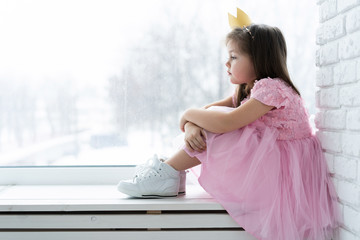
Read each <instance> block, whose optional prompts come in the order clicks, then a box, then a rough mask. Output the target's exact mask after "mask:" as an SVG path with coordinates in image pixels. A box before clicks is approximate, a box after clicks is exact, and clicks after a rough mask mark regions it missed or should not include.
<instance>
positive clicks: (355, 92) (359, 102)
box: [320, 82, 360, 107]
mask: <svg viewBox="0 0 360 240" xmlns="http://www.w3.org/2000/svg"><path fill="white" fill-rule="evenodd" d="M359 93H360V82H357V83H356V84H349V85H346V86H342V87H340V90H339V96H338V97H339V99H340V104H341V105H343V106H350V107H354V106H360V96H359ZM324 98H325V97H324ZM326 100H327V99H326V98H325V99H324V101H326ZM320 104H322V103H321V96H320Z"/></svg>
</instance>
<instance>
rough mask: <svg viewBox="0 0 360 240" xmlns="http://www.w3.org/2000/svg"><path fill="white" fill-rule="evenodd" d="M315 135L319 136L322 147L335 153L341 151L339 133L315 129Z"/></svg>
mask: <svg viewBox="0 0 360 240" xmlns="http://www.w3.org/2000/svg"><path fill="white" fill-rule="evenodd" d="M316 135H317V137H318V138H319V140H320V142H321V146H322V148H323V149H325V150H328V151H331V152H336V153H340V152H341V147H342V145H341V138H342V135H341V133H338V132H327V131H317V132H316Z"/></svg>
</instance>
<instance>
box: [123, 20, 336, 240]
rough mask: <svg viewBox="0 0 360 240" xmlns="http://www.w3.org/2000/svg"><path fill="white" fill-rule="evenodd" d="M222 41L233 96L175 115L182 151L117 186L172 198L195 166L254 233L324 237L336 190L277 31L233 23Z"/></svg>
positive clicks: (294, 239)
mask: <svg viewBox="0 0 360 240" xmlns="http://www.w3.org/2000/svg"><path fill="white" fill-rule="evenodd" d="M226 45H227V48H228V52H229V59H228V61H227V62H226V66H227V68H228V74H229V78H230V81H231V82H232V83H233V84H236V85H238V87H237V90H236V92H235V94H234V95H233V96H230V97H228V98H226V99H224V100H222V101H219V102H215V103H213V104H210V105H208V106H206V107H205V108H202V109H189V110H187V111H186V112H185V113H184V114H183V116H182V118H181V120H180V128H181V130H183V131H185V143H186V144H185V146H184V148H183V149H182V150H180V151H179V152H177V153H176V154H175V155H174V156H173V157H171V158H170V159H168V160H167V161H165V162H163V161H160V160H159V159H157V158H154V159H153V160H152V162H150V163H148V165H147V167H144V166H143V168H142V170H141V171H139V172H138V174H137V175H136V176H135V177H134V179H132V180H128V181H121V182H120V183H119V185H118V189H119V191H121V192H123V193H126V194H129V195H131V196H135V197H149V196H151V197H153V196H176V195H177V194H178V192H179V191H181V190H179V185H180V171H181V170H184V169H188V168H191V167H193V166H196V165H198V164H200V163H201V164H202V165H201V175H200V177H199V182H200V184H201V186H202V187H203V188H204V189H205V190H206V191H207V192H208V193H209V194H211V195H212V196H213V197H214V198H215V199H216V200H217V201H218V202H219V203H220V204H221V205H222V206H223V207H224V208H225V209H226V210H227V212H228V213H229V214H230V215H231V217H232V218H233V219H234V220H235V221H237V222H238V223H239V225H240V226H241V227H243V228H244V229H245V230H246V231H248V232H249V233H251V234H252V235H254V236H255V237H257V238H258V239H268V240H300V239H301V240H303V239H307V240H308V239H311V240H322V239H330V238H331V236H332V234H333V230H334V229H335V228H336V227H337V226H338V225H339V222H340V215H339V212H338V209H337V196H336V193H335V190H334V186H333V184H332V182H331V179H330V177H329V172H328V168H327V165H326V162H325V159H324V155H323V152H322V149H321V145H320V142H319V140H318V139H317V137H316V136H315V135H313V134H312V129H311V127H310V124H309V115H308V113H307V111H306V109H305V107H304V103H303V100H302V98H301V96H300V93H299V91H298V90H297V89H296V87H295V86H294V84H293V83H292V82H291V80H290V77H289V74H288V70H287V66H286V54H287V53H286V44H285V40H284V37H283V35H282V33H281V31H280V30H279V29H278V28H276V27H270V26H266V25H255V24H253V25H250V26H249V27H244V28H235V29H234V30H233V31H231V32H230V33H229V34H228V35H227V38H226Z"/></svg>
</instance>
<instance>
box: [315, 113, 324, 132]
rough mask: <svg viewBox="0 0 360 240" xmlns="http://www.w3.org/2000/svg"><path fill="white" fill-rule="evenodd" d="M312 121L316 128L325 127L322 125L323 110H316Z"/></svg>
mask: <svg viewBox="0 0 360 240" xmlns="http://www.w3.org/2000/svg"><path fill="white" fill-rule="evenodd" d="M314 122H315V127H316V128H317V129H323V128H325V127H324V112H323V111H320V112H316V113H315V119H314Z"/></svg>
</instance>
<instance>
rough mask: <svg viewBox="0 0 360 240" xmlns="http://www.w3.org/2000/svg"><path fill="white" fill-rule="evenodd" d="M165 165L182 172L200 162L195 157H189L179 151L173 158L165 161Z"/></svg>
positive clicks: (182, 151)
mask: <svg viewBox="0 0 360 240" xmlns="http://www.w3.org/2000/svg"><path fill="white" fill-rule="evenodd" d="M165 163H167V164H169V165H170V166H171V167H173V168H174V169H176V170H178V171H182V170H186V169H188V168H192V167H195V166H196V165H199V164H200V163H201V162H200V161H199V160H198V159H197V158H196V157H190V156H189V155H188V154H187V153H186V152H185V151H184V150H180V151H178V152H177V153H176V154H175V155H174V156H172V157H171V158H169V159H168V160H166V161H165Z"/></svg>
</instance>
